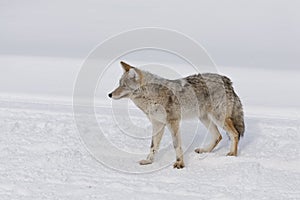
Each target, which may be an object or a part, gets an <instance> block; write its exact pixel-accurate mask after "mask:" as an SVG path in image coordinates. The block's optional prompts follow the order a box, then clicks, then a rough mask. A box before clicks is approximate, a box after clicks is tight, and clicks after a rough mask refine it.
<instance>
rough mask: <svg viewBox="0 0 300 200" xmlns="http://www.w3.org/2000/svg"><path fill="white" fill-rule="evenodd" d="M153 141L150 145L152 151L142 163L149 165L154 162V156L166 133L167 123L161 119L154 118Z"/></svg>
mask: <svg viewBox="0 0 300 200" xmlns="http://www.w3.org/2000/svg"><path fill="white" fill-rule="evenodd" d="M152 129H153V130H152V142H151V147H150V153H149V155H148V156H147V158H146V160H141V161H140V162H139V163H140V165H148V164H151V163H153V161H154V156H155V154H156V152H157V151H158V149H159V144H160V141H161V138H162V136H163V134H164V130H165V124H164V123H161V122H159V121H155V120H152Z"/></svg>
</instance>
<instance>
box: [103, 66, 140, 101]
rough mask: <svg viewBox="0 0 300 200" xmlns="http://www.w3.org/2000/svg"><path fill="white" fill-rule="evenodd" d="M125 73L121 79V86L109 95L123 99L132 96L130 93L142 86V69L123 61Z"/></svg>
mask: <svg viewBox="0 0 300 200" xmlns="http://www.w3.org/2000/svg"><path fill="white" fill-rule="evenodd" d="M121 65H122V67H123V69H124V73H123V75H122V77H121V78H120V80H119V87H117V88H116V89H115V90H114V91H113V92H111V93H109V94H108V96H109V97H110V98H113V99H121V98H126V97H130V95H131V94H132V93H133V91H135V90H136V89H138V88H139V87H140V86H141V83H142V72H141V70H139V69H137V68H135V67H132V66H130V65H129V64H127V63H125V62H123V61H121Z"/></svg>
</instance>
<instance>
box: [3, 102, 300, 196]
mask: <svg viewBox="0 0 300 200" xmlns="http://www.w3.org/2000/svg"><path fill="white" fill-rule="evenodd" d="M1 105H2V107H1V108H0V118H1V120H0V124H1V125H0V129H1V130H0V131H1V138H0V146H1V154H0V156H1V159H0V183H1V184H0V197H1V199H3V200H5V199H120V198H121V199H123V198H128V199H153V198H157V199H174V198H185V199H207V198H209V199H298V198H299V195H300V192H299V191H300V190H299V189H300V188H299V185H300V170H299V164H300V159H299V155H300V147H299V145H298V141H299V140H300V134H299V130H300V123H299V122H300V121H299V120H300V119H299V118H298V119H280V118H264V117H249V116H247V117H246V125H247V131H246V133H245V137H244V138H243V139H242V140H241V143H240V152H239V156H238V157H236V158H235V157H226V156H225V155H226V153H227V151H228V148H229V142H228V139H227V137H226V136H225V134H224V133H223V136H225V137H224V139H223V140H222V142H221V143H220V144H219V146H218V147H217V149H216V150H215V151H214V152H212V153H208V154H203V155H199V154H196V153H194V152H193V149H194V148H196V147H197V146H198V145H200V144H202V142H203V140H205V135H206V134H205V132H206V131H205V129H204V127H203V126H201V125H200V127H199V131H198V132H197V136H196V139H195V140H194V142H193V144H192V145H191V147H190V148H189V149H188V150H187V151H186V152H185V162H186V168H184V169H182V170H176V169H173V168H172V166H166V167H163V168H161V169H159V170H155V171H154V172H148V173H138V174H135V173H126V172H121V171H120V170H116V169H115V170H114V169H110V168H108V167H106V166H105V165H102V164H101V163H100V162H98V161H97V160H96V159H95V158H94V157H93V156H92V155H91V154H90V153H89V152H88V151H87V149H86V148H85V146H84V145H83V143H82V142H81V139H80V137H79V134H78V131H77V128H76V125H75V123H74V118H73V114H72V112H71V111H72V108H71V107H68V106H57V105H51V104H44V105H40V106H39V107H38V108H37V107H36V104H35V103H32V104H31V105H26V106H24V103H21V102H19V103H13V102H5V101H2V102H1ZM63 108H64V109H63ZM98 111H101V113H102V114H97V118H98V119H99V121H101V127H102V128H103V130H104V132H107V133H109V135H106V136H107V138H108V139H109V140H110V141H111V142H113V143H114V144H115V145H117V146H118V147H119V148H123V149H125V150H127V151H132V152H134V153H140V155H137V156H132V157H129V158H122V157H121V156H120V155H114V154H112V153H111V154H110V155H104V156H106V157H107V158H108V159H110V161H112V162H114V164H116V163H117V167H119V169H123V170H124V169H125V170H126V169H127V170H129V171H130V170H133V169H139V171H140V172H141V171H143V169H145V168H146V171H147V170H149V169H150V168H151V166H139V165H138V163H137V161H138V159H143V158H144V157H143V156H144V155H142V154H146V153H147V152H148V148H149V144H150V138H147V137H145V139H144V140H140V139H135V138H132V137H130V136H126V135H124V134H123V133H122V132H121V131H120V128H119V127H117V126H116V125H115V123H114V122H116V121H114V120H113V118H112V117H113V116H112V115H111V113H110V109H109V108H98ZM137 116H139V114H136V116H132V117H133V118H136V120H138V121H139V122H138V123H139V126H143V128H147V127H148V126H149V123H148V122H147V119H146V118H145V117H142V116H139V117H138V118H137ZM195 123H196V122H186V123H185V124H186V125H184V128H183V131H182V136H183V140H184V141H186V138H189V137H190V133H191V132H193V131H194V130H193V128H192V127H193V126H192V125H195ZM121 126H123V125H121ZM93 128H95V127H89V129H90V130H92V129H93ZM127 128H130V127H127ZM131 134H136V135H138V134H140V132H139V133H137V132H131ZM145 135H147V134H145ZM184 143H185V142H184ZM170 147H171V145H170V135H169V134H168V133H166V134H165V136H164V139H163V141H162V149H163V150H162V151H160V152H159V154H158V159H157V160H156V162H155V163H154V164H153V166H154V168H156V169H157V167H158V166H160V164H161V163H164V162H165V161H166V160H167V161H168V160H172V161H173V159H174V158H175V155H174V152H173V150H172V148H170ZM100 153H101V152H100ZM106 153H107V152H106ZM131 172H133V171H131Z"/></svg>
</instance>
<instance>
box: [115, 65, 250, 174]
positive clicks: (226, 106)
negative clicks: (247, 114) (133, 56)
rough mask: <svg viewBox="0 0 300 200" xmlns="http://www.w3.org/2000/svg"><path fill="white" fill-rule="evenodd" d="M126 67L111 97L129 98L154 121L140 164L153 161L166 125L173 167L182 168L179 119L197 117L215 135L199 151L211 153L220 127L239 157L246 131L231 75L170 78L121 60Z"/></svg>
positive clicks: (219, 137) (218, 136)
mask: <svg viewBox="0 0 300 200" xmlns="http://www.w3.org/2000/svg"><path fill="white" fill-rule="evenodd" d="M121 65H122V67H123V69H124V74H123V75H122V77H121V79H120V81H119V83H120V85H119V87H118V88H116V89H115V90H114V91H113V92H112V93H110V94H109V97H111V98H113V99H121V98H125V97H127V98H130V99H131V100H132V101H133V102H134V103H135V104H136V106H137V107H139V108H140V109H141V110H142V111H143V112H144V113H145V114H146V115H147V117H148V118H149V120H150V121H151V123H152V129H153V134H152V143H151V147H150V153H149V155H148V157H147V158H146V159H145V160H141V161H140V164H141V165H146V164H151V163H152V162H153V161H154V155H155V153H156V152H157V151H158V149H159V144H160V141H161V138H162V135H163V133H164V129H165V126H167V127H168V128H169V130H170V132H171V133H172V138H173V144H174V148H175V151H176V162H175V164H174V168H183V167H184V161H183V151H182V148H181V138H180V130H179V128H180V121H181V120H182V119H185V118H191V117H197V118H198V119H199V120H200V121H201V122H202V123H203V124H204V125H205V126H206V128H207V129H208V130H209V132H210V133H211V134H212V136H213V137H212V141H211V143H210V144H209V145H208V146H207V147H206V148H198V149H196V150H195V151H196V152H197V153H204V152H211V151H212V150H213V149H214V148H215V147H216V146H217V144H218V143H219V142H220V141H221V139H222V136H221V134H220V132H219V130H218V127H220V128H223V129H224V130H225V131H226V132H227V133H228V135H229V137H230V139H231V147H230V151H229V153H228V154H227V155H229V156H236V155H237V149H238V142H239V139H240V136H243V134H244V129H245V125H244V114H243V108H242V104H241V101H240V99H239V97H238V96H237V94H236V93H235V92H234V89H233V87H232V83H231V81H230V79H229V78H227V77H225V76H221V75H218V74H212V73H205V74H196V75H192V76H188V77H186V78H183V79H177V80H168V79H164V78H162V77H159V76H157V75H154V74H151V73H149V72H146V71H142V70H140V69H138V68H135V67H132V66H130V65H128V64H126V63H124V62H121Z"/></svg>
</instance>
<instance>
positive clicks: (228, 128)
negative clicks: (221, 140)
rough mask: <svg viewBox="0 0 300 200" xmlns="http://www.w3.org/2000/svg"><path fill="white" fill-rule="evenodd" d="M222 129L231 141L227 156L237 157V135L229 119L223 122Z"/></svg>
mask: <svg viewBox="0 0 300 200" xmlns="http://www.w3.org/2000/svg"><path fill="white" fill-rule="evenodd" d="M224 129H225V131H226V132H227V133H228V134H229V137H230V140H231V147H230V152H229V153H228V154H227V156H237V151H238V143H239V133H238V132H237V130H236V129H235V127H234V125H233V122H232V120H231V119H230V118H227V119H226V120H225V123H224Z"/></svg>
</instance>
